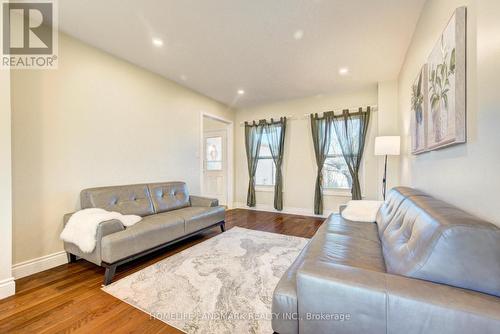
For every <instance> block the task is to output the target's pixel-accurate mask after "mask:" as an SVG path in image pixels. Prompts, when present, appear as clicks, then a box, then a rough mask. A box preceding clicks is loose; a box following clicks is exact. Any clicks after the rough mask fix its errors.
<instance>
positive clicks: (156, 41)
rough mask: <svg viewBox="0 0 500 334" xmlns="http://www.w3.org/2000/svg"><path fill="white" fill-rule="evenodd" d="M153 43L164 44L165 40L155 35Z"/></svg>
mask: <svg viewBox="0 0 500 334" xmlns="http://www.w3.org/2000/svg"><path fill="white" fill-rule="evenodd" d="M153 45H154V46H158V47H160V46H163V41H162V40H161V38H157V37H155V38H153Z"/></svg>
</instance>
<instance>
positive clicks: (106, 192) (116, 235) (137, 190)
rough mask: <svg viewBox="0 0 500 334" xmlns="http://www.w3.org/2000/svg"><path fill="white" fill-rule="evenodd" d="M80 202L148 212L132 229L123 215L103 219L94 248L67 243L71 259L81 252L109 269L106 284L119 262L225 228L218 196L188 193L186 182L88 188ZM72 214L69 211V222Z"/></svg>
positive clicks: (84, 256) (91, 206)
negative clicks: (84, 248)
mask: <svg viewBox="0 0 500 334" xmlns="http://www.w3.org/2000/svg"><path fill="white" fill-rule="evenodd" d="M80 202H81V208H82V209H86V208H102V209H105V210H108V211H117V212H120V213H122V214H125V215H126V214H133V215H139V216H141V217H143V218H142V220H141V221H140V222H138V223H137V224H135V225H133V226H130V227H128V228H125V227H124V226H123V224H122V223H121V222H120V221H118V220H109V221H105V222H103V223H101V224H100V225H99V227H98V230H97V244H96V248H95V249H94V251H93V252H92V253H83V252H82V251H80V249H79V248H78V247H77V246H76V245H74V244H72V243H67V242H65V243H64V249H65V250H66V252H67V253H68V260H69V262H73V261H75V260H76V257H80V258H83V259H85V260H87V261H90V262H93V263H95V264H97V265H99V266H103V267H105V268H106V273H105V278H104V285H107V284H109V283H110V282H111V280H112V279H113V276H114V274H115V271H116V267H117V266H118V265H121V264H123V263H126V262H128V261H131V260H134V259H136V258H138V257H140V256H143V255H145V254H148V253H151V252H153V251H156V250H158V249H160V248H162V247H166V246H168V245H171V244H173V243H175V242H178V241H180V240H183V239H186V238H188V237H190V236H193V235H195V234H197V233H199V232H202V231H204V230H207V229H209V228H212V227H215V226H220V228H221V230H222V232H224V229H225V222H224V219H225V209H224V207H222V206H219V205H218V200H216V199H211V198H205V197H198V196H191V195H189V193H188V189H187V186H186V184H185V183H184V182H164V183H153V184H134V185H125V186H113V187H102V188H92V189H85V190H83V191H82V192H81V194H80ZM70 217H71V214H67V215H65V216H64V224H66V222H67V221H68V220H69V218H70Z"/></svg>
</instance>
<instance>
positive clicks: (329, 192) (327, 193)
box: [323, 189, 352, 197]
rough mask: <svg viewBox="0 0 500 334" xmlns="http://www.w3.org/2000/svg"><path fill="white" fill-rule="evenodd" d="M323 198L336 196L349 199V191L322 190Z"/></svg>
mask: <svg viewBox="0 0 500 334" xmlns="http://www.w3.org/2000/svg"><path fill="white" fill-rule="evenodd" d="M323 195H324V196H337V197H351V196H352V195H351V190H349V189H324V190H323Z"/></svg>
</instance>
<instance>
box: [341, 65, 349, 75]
mask: <svg viewBox="0 0 500 334" xmlns="http://www.w3.org/2000/svg"><path fill="white" fill-rule="evenodd" d="M348 73H349V69H348V68H347V67H341V68H340V69H339V74H340V75H346V74H348Z"/></svg>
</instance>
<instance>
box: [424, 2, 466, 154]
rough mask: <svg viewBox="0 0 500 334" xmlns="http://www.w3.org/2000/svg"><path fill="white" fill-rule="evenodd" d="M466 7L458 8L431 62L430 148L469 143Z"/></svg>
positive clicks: (429, 75) (428, 134)
mask: <svg viewBox="0 0 500 334" xmlns="http://www.w3.org/2000/svg"><path fill="white" fill-rule="evenodd" d="M465 25H466V8H465V7H460V8H458V9H457V10H456V11H455V13H454V15H453V17H452V18H451V20H450V21H449V23H448V26H447V27H446V29H445V30H444V32H443V34H442V35H441V37H440V38H439V41H438V43H437V44H436V45H435V46H434V49H433V50H432V52H431V54H430V56H429V59H428V86H429V88H428V94H427V99H428V106H429V114H428V116H427V149H429V150H433V149H436V148H441V147H444V146H448V145H452V144H457V143H464V142H465V140H466V132H465V130H466V129H465V127H466V122H465V110H466V91H465V88H466V87H465V86H466V82H465V54H466V45H465V43H466V41H465V33H466V26H465Z"/></svg>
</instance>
